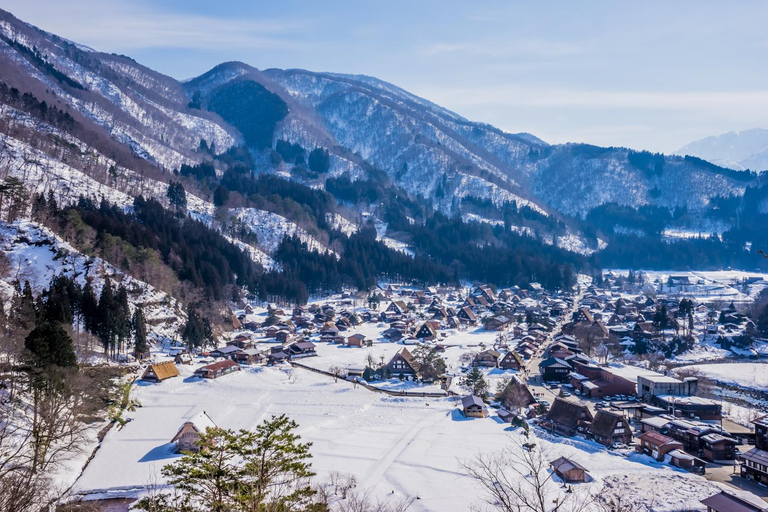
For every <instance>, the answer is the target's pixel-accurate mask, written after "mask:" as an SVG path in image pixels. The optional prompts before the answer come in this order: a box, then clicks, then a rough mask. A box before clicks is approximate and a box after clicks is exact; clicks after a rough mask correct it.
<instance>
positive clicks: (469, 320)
mask: <svg viewBox="0 0 768 512" xmlns="http://www.w3.org/2000/svg"><path fill="white" fill-rule="evenodd" d="M456 316H457V317H458V318H459V322H461V323H463V324H467V325H475V323H476V322H477V315H475V312H474V311H472V308H470V307H469V306H464V307H463V308H459V311H458V313H456Z"/></svg>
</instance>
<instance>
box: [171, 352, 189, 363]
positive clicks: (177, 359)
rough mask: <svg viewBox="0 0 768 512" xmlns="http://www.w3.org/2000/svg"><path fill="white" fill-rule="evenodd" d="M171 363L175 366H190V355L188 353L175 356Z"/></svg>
mask: <svg viewBox="0 0 768 512" xmlns="http://www.w3.org/2000/svg"><path fill="white" fill-rule="evenodd" d="M173 362H174V363H176V364H192V354H190V353H189V352H181V353H179V354H176V357H174V358H173Z"/></svg>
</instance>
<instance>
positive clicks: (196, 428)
mask: <svg viewBox="0 0 768 512" xmlns="http://www.w3.org/2000/svg"><path fill="white" fill-rule="evenodd" d="M209 428H216V424H215V423H214V422H213V420H212V419H211V418H210V417H209V416H208V415H207V414H206V413H205V411H200V412H199V413H197V414H195V415H194V416H193V417H192V418H191V419H190V420H189V421H185V422H184V423H183V424H182V425H181V427H179V431H178V432H176V435H175V436H173V439H171V442H172V443H176V451H177V452H197V451H199V450H200V445H199V444H198V441H200V435H201V434H203V433H204V432H205V431H206V430H207V429H209Z"/></svg>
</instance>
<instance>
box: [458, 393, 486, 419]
mask: <svg viewBox="0 0 768 512" xmlns="http://www.w3.org/2000/svg"><path fill="white" fill-rule="evenodd" d="M461 407H462V410H463V411H464V416H466V417H467V418H485V417H486V416H488V408H487V407H486V406H485V404H484V403H483V401H482V399H480V398H479V397H477V396H475V395H467V396H465V397H463V398H462V399H461Z"/></svg>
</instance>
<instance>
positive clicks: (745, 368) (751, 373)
mask: <svg viewBox="0 0 768 512" xmlns="http://www.w3.org/2000/svg"><path fill="white" fill-rule="evenodd" d="M686 368H693V369H695V370H697V371H699V372H701V374H702V375H705V376H707V377H709V378H710V379H712V380H715V381H718V382H722V383H723V384H731V385H733V386H739V387H742V388H746V389H754V390H757V391H768V363H716V364H697V365H693V366H689V367H686Z"/></svg>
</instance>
